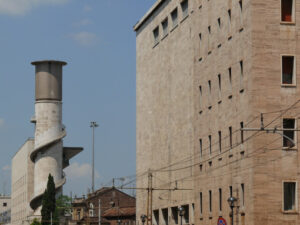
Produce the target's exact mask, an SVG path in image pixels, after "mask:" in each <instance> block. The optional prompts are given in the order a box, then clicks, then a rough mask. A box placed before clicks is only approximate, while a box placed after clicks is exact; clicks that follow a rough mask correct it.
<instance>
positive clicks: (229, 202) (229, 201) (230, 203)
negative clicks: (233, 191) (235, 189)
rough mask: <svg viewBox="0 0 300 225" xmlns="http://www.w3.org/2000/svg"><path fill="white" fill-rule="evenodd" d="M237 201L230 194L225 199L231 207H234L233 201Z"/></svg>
mask: <svg viewBox="0 0 300 225" xmlns="http://www.w3.org/2000/svg"><path fill="white" fill-rule="evenodd" d="M236 201H237V199H236V198H235V197H232V196H230V197H229V198H228V199H227V202H228V204H229V206H230V207H231V208H233V207H234V203H235V202H236Z"/></svg>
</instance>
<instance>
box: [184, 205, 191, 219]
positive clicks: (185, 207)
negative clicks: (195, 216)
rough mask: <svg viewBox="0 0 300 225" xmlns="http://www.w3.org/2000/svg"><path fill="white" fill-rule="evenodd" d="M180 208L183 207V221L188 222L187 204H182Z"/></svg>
mask: <svg viewBox="0 0 300 225" xmlns="http://www.w3.org/2000/svg"><path fill="white" fill-rule="evenodd" d="M182 208H183V209H184V215H183V221H184V222H185V224H188V223H190V212H189V205H183V206H182Z"/></svg>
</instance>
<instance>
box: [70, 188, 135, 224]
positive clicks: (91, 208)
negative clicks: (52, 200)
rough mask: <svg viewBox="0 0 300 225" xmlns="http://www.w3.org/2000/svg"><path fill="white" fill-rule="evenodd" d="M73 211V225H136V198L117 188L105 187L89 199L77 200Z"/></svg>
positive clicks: (89, 196)
mask: <svg viewBox="0 0 300 225" xmlns="http://www.w3.org/2000/svg"><path fill="white" fill-rule="evenodd" d="M72 211H73V212H72V221H70V224H71V225H72V224H74V225H75V224H82V225H83V224H91V225H92V224H94V225H98V224H103V225H135V198H134V197H132V196H130V195H128V194H126V193H124V192H122V191H120V190H118V189H116V188H115V187H103V188H101V189H99V190H97V191H95V192H94V193H91V194H89V195H88V196H87V198H85V197H81V198H75V199H74V200H73V201H72ZM99 215H100V218H99Z"/></svg>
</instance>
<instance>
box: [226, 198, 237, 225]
mask: <svg viewBox="0 0 300 225" xmlns="http://www.w3.org/2000/svg"><path fill="white" fill-rule="evenodd" d="M236 201H237V199H236V198H235V197H232V196H230V197H229V198H228V199H227V202H228V204H229V207H230V208H231V225H233V218H234V217H233V208H234V203H235V202H236Z"/></svg>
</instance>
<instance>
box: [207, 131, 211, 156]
mask: <svg viewBox="0 0 300 225" xmlns="http://www.w3.org/2000/svg"><path fill="white" fill-rule="evenodd" d="M208 141H209V154H211V135H209V136H208Z"/></svg>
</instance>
